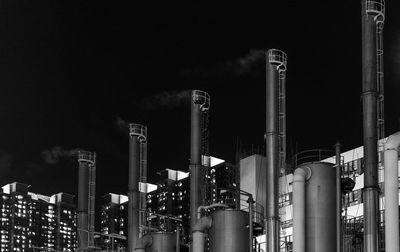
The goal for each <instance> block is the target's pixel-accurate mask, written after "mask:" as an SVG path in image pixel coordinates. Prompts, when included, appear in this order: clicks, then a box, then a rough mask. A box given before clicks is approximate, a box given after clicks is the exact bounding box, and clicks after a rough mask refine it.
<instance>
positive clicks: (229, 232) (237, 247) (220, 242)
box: [209, 209, 249, 252]
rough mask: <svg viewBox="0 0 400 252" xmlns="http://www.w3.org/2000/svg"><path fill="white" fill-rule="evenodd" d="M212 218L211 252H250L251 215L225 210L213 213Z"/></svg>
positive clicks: (210, 231)
mask: <svg viewBox="0 0 400 252" xmlns="http://www.w3.org/2000/svg"><path fill="white" fill-rule="evenodd" d="M211 216H212V227H211V228H210V230H209V239H210V252H221V251H229V252H248V251H249V229H248V225H249V214H248V213H247V212H245V211H241V210H232V209H224V210H217V211H215V212H213V213H212V214H211Z"/></svg>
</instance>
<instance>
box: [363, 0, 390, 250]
mask: <svg viewBox="0 0 400 252" xmlns="http://www.w3.org/2000/svg"><path fill="white" fill-rule="evenodd" d="M361 5H362V14H361V17H362V20H361V22H362V69H363V78H362V104H363V105H362V106H363V140H364V166H365V172H364V189H363V199H364V251H365V252H376V251H378V223H379V220H378V214H379V213H378V211H379V202H378V194H379V187H378V146H377V142H378V135H377V134H378V130H377V129H378V122H377V121H378V120H379V116H378V109H377V105H379V104H378V94H379V93H378V81H380V78H379V76H378V73H379V72H378V66H379V65H378V64H377V63H378V57H380V56H381V55H380V53H382V52H380V51H379V50H378V49H379V41H378V37H377V32H378V31H379V30H378V29H381V28H382V26H383V20H384V11H385V9H384V3H383V2H382V1H372V0H362V1H361ZM377 77H378V78H377Z"/></svg>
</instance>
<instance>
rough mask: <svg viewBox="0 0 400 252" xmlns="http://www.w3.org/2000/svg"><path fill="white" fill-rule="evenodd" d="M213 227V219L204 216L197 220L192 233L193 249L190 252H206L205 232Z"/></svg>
mask: <svg viewBox="0 0 400 252" xmlns="http://www.w3.org/2000/svg"><path fill="white" fill-rule="evenodd" d="M211 226H212V218H211V217H210V216H204V217H202V218H200V219H198V220H197V222H196V224H195V225H194V226H193V231H192V245H193V249H192V250H190V252H204V244H205V240H206V234H205V231H206V230H207V229H210V228H211Z"/></svg>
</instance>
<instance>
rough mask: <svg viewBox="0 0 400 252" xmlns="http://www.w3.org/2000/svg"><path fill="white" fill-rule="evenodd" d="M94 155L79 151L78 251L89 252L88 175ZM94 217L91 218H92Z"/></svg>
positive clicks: (92, 164)
mask: <svg viewBox="0 0 400 252" xmlns="http://www.w3.org/2000/svg"><path fill="white" fill-rule="evenodd" d="M95 161H96V154H95V153H93V152H88V151H79V153H78V162H79V177H78V225H77V227H78V251H82V252H84V251H85V252H86V251H89V200H90V197H89V186H90V185H89V174H90V169H91V166H94V165H95ZM93 217H94V216H92V218H93Z"/></svg>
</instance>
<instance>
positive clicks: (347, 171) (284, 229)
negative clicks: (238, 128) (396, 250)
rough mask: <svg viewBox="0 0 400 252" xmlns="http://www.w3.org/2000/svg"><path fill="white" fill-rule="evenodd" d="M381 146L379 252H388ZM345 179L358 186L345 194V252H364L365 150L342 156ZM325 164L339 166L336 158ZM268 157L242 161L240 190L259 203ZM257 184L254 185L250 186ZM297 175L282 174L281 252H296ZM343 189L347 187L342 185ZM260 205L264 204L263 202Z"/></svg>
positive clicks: (261, 240)
mask: <svg viewBox="0 0 400 252" xmlns="http://www.w3.org/2000/svg"><path fill="white" fill-rule="evenodd" d="M385 140H386V139H383V140H380V142H379V146H380V148H379V154H378V158H379V165H378V175H379V176H378V178H379V179H378V180H379V188H380V195H379V209H380V213H379V231H380V234H379V249H380V250H381V251H384V210H385V201H384V192H383V184H384V169H383V160H382V159H383V158H382V156H383V154H382V153H383V147H382V146H383V143H384V142H385ZM341 159H342V165H341V169H342V179H346V178H350V179H351V180H353V181H354V182H355V185H354V188H353V189H352V190H351V191H349V192H346V193H344V194H342V233H343V240H342V244H343V251H344V252H356V251H363V230H364V229H363V228H364V225H363V223H364V218H363V216H364V211H363V207H364V206H363V197H362V189H363V187H364V154H363V147H358V148H355V149H352V150H349V151H346V152H343V153H341ZM320 161H322V162H328V163H335V158H334V157H331V158H326V159H322V160H320ZM264 163H265V157H263V156H261V155H252V156H249V157H246V158H244V159H242V160H241V161H240V176H241V177H240V186H241V189H242V190H246V191H248V192H250V193H252V194H253V195H254V198H255V199H256V200H259V199H262V198H263V196H262V195H263V194H264V193H266V190H265V184H264V182H263V181H264V179H262V178H263V177H264V176H265V175H266V174H265V169H263V167H264V166H263V165H264ZM250 181H254V183H250ZM292 183H293V173H289V174H282V176H280V178H279V218H280V241H281V244H280V251H281V252H289V251H292V243H293V186H292ZM342 187H343V184H342ZM260 203H263V202H262V201H261V202H260ZM257 242H258V247H259V248H260V249H265V235H263V236H259V237H257Z"/></svg>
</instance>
